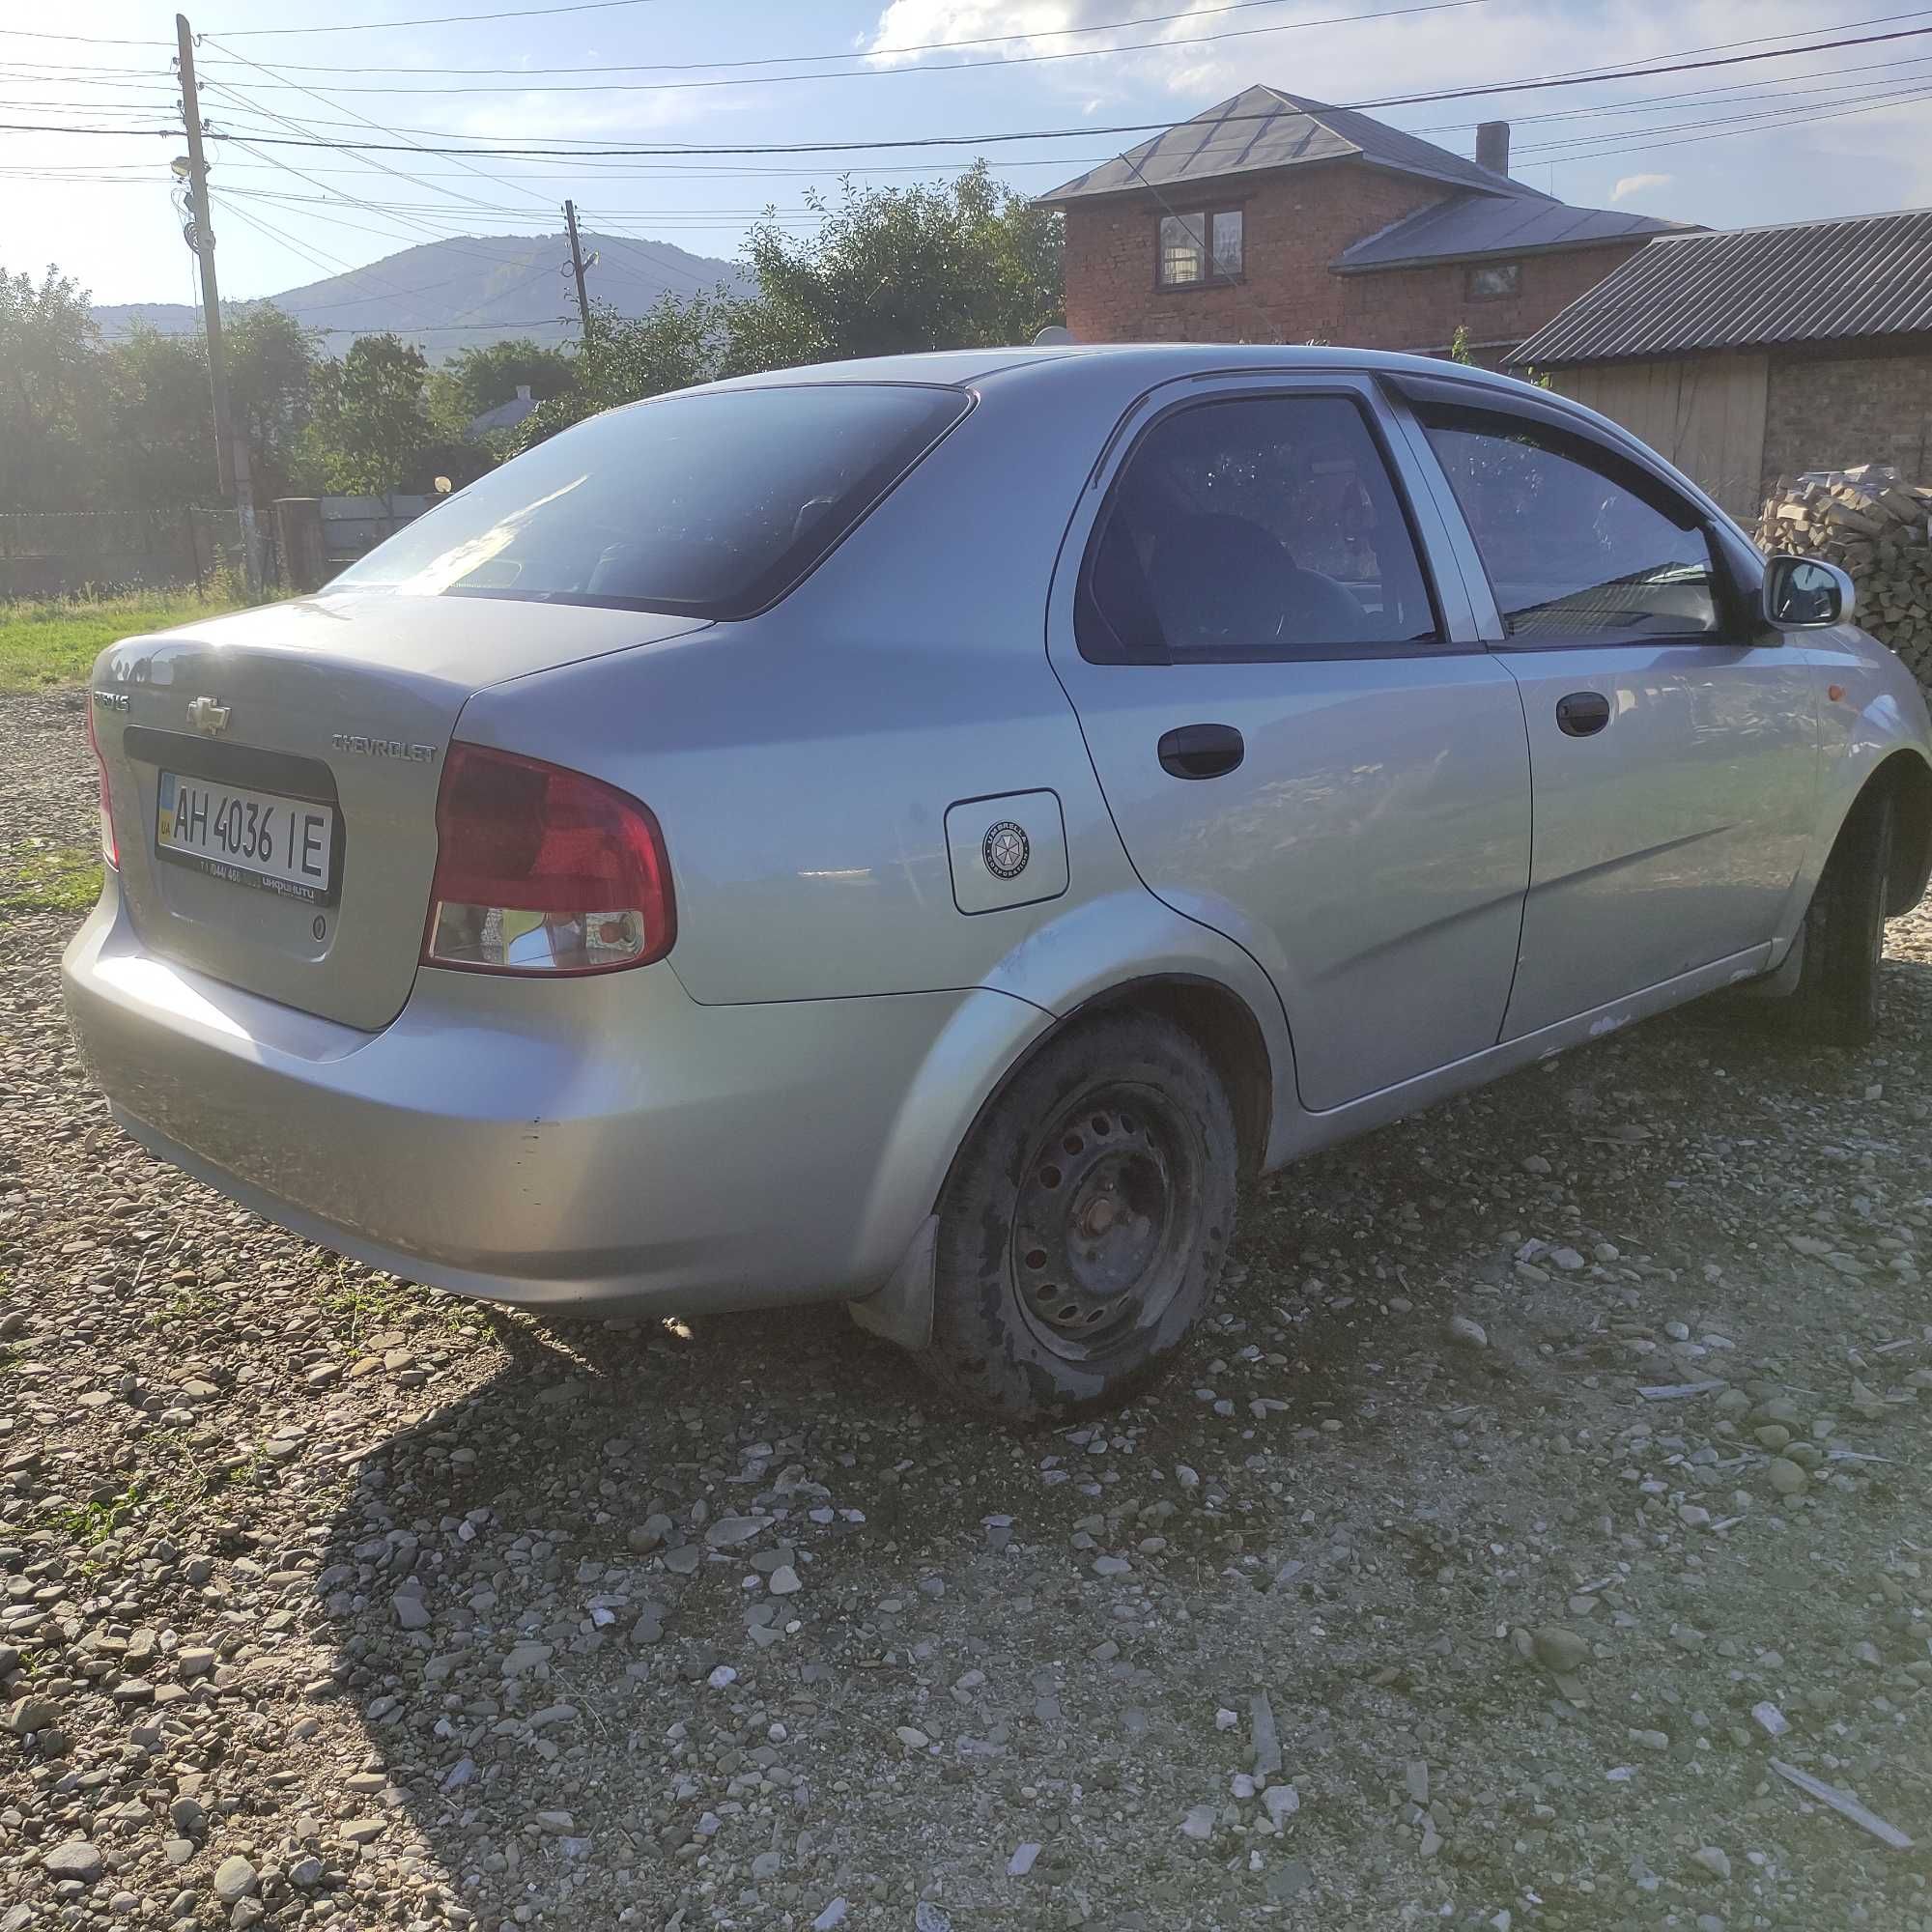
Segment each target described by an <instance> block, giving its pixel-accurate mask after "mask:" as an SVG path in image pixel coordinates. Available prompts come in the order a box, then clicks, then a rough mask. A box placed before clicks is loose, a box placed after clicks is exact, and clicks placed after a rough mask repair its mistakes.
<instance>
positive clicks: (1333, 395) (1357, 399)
mask: <svg viewBox="0 0 1932 1932" xmlns="http://www.w3.org/2000/svg"><path fill="white" fill-rule="evenodd" d="M1196 380H1198V379H1196ZM1301 397H1309V398H1322V399H1339V400H1341V401H1344V402H1347V403H1349V404H1350V405H1352V406H1353V408H1354V411H1355V413H1356V414H1357V415H1358V416H1359V417H1360V418H1361V419H1362V422H1363V425H1364V427H1365V428H1366V429H1367V431H1368V435H1369V440H1370V442H1371V444H1372V445H1373V446H1374V448H1375V451H1376V453H1377V455H1378V456H1379V457H1380V459H1381V464H1382V471H1383V474H1384V475H1385V476H1386V477H1387V479H1388V484H1389V488H1390V490H1391V492H1392V493H1393V495H1394V497H1395V501H1396V507H1397V509H1398V510H1399V511H1400V512H1401V514H1402V520H1403V527H1404V528H1405V530H1406V532H1407V534H1408V541H1409V548H1410V549H1411V551H1412V552H1413V553H1414V555H1415V562H1416V568H1417V570H1418V572H1419V573H1420V575H1421V579H1422V594H1423V595H1424V596H1425V597H1427V598H1428V600H1429V609H1430V613H1431V615H1432V616H1433V617H1434V619H1435V638H1434V639H1433V640H1431V641H1429V642H1426V643H1397V642H1381V641H1378V642H1372V643H1359V644H1348V643H1333V644H1284V645H1279V646H1276V647H1274V648H1272V649H1269V648H1266V647H1264V646H1261V645H1233V646H1230V647H1228V648H1227V649H1225V650H1212V651H1189V652H1188V653H1187V654H1186V655H1185V656H1184V657H1179V658H1177V657H1176V656H1175V655H1174V653H1173V651H1172V650H1171V649H1169V647H1168V643H1167V639H1166V638H1165V637H1164V636H1163V637H1162V639H1161V652H1160V655H1159V656H1158V657H1131V656H1129V655H1127V653H1126V652H1125V651H1124V650H1123V649H1122V650H1120V651H1118V652H1109V653H1108V654H1106V655H1103V656H1098V657H1096V656H1095V655H1094V653H1093V652H1092V651H1090V650H1089V649H1088V642H1089V639H1090V638H1091V636H1092V629H1093V626H1094V624H1099V625H1100V626H1102V627H1104V629H1105V631H1106V633H1107V635H1108V637H1110V638H1113V639H1118V636H1119V634H1118V633H1117V632H1116V631H1115V630H1114V627H1113V625H1112V624H1111V623H1109V622H1108V620H1107V618H1106V616H1105V615H1104V614H1103V613H1102V611H1101V610H1100V607H1099V604H1098V602H1097V601H1096V600H1095V598H1094V590H1093V573H1094V556H1095V554H1096V553H1097V552H1098V550H1099V547H1100V537H1101V533H1102V532H1103V531H1104V530H1105V529H1106V527H1107V525H1108V521H1109V519H1110V518H1111V517H1112V516H1113V514H1114V504H1115V501H1116V499H1117V497H1118V496H1119V494H1120V488H1121V479H1122V477H1123V476H1125V475H1126V473H1127V470H1128V469H1130V468H1131V467H1132V464H1133V461H1134V458H1135V457H1136V456H1137V455H1139V453H1140V448H1141V444H1142V443H1143V442H1144V441H1145V440H1147V439H1148V437H1150V436H1151V434H1152V433H1153V432H1154V430H1156V429H1157V428H1158V427H1159V426H1160V425H1161V424H1162V423H1164V422H1166V421H1167V419H1168V418H1169V417H1170V416H1174V415H1178V414H1179V413H1180V412H1182V411H1183V410H1198V409H1204V408H1211V407H1213V406H1215V405H1217V404H1222V403H1232V402H1246V401H1248V400H1250V399H1252V400H1255V401H1273V400H1279V399H1284V398H1286V399H1288V400H1295V399H1298V398H1301ZM1119 435H1120V428H1119V427H1118V426H1117V428H1116V430H1115V434H1114V437H1112V438H1110V439H1109V442H1110V444H1111V443H1112V442H1113V441H1115V440H1117V439H1118V438H1119ZM1106 456H1107V451H1106V450H1102V452H1101V458H1100V460H1101V462H1103V463H1104V462H1105V460H1106ZM1459 514H1460V512H1459ZM1089 612H1091V613H1092V615H1091V617H1090V616H1089V614H1088V613H1089ZM1069 616H1070V621H1071V628H1072V633H1073V647H1074V649H1075V651H1077V652H1078V653H1079V655H1080V656H1081V657H1082V658H1084V659H1085V660H1086V661H1087V662H1088V663H1089V664H1092V665H1105V666H1107V667H1109V668H1126V669H1149V668H1154V669H1167V668H1172V667H1174V666H1177V665H1181V666H1185V665H1203V664H1346V663H1350V662H1352V661H1355V660H1358V659H1384V658H1385V659H1394V660H1396V661H1398V662H1401V661H1403V660H1406V659H1409V658H1446V657H1481V656H1482V655H1484V653H1485V650H1486V648H1487V647H1486V646H1485V645H1484V644H1483V643H1481V642H1480V641H1478V640H1476V639H1470V640H1468V641H1465V642H1458V641H1457V640H1456V639H1453V638H1452V637H1451V636H1450V625H1449V621H1448V617H1447V615H1446V613H1445V611H1444V610H1443V604H1442V594H1441V591H1440V589H1439V588H1438V587H1437V584H1436V582H1435V558H1434V557H1433V556H1432V555H1431V554H1430V552H1429V547H1428V545H1427V544H1425V543H1424V542H1423V540H1422V532H1421V527H1420V525H1419V523H1418V520H1417V518H1416V514H1415V506H1414V504H1413V503H1412V502H1411V501H1410V499H1409V492H1408V487H1407V483H1406V479H1405V477H1404V475H1403V471H1402V467H1401V465H1400V464H1398V463H1397V462H1396V460H1395V456H1394V452H1393V449H1392V447H1391V444H1390V440H1389V437H1388V434H1387V428H1386V425H1385V424H1384V422H1383V420H1382V417H1381V413H1380V411H1379V410H1378V408H1377V407H1376V404H1375V400H1374V398H1373V397H1372V396H1371V395H1370V394H1369V393H1368V392H1367V391H1366V390H1364V389H1360V388H1356V387H1354V386H1352V385H1351V384H1348V383H1333V382H1325V383H1281V384H1276V383H1267V384H1253V385H1252V386H1251V385H1249V384H1242V385H1241V386H1240V387H1238V388H1228V389H1217V390H1210V391H1208V392H1207V393H1205V394H1204V393H1200V392H1198V391H1197V392H1196V393H1194V394H1191V395H1183V396H1177V397H1175V398H1174V399H1173V400H1172V401H1170V402H1168V403H1165V404H1163V405H1162V406H1161V408H1159V409H1158V410H1156V411H1155V412H1153V413H1152V414H1151V415H1150V416H1149V417H1148V419H1147V420H1146V421H1145V422H1143V423H1141V424H1140V425H1139V426H1138V427H1137V428H1136V429H1135V430H1134V432H1133V435H1132V436H1131V437H1130V438H1129V439H1128V440H1127V441H1126V445H1125V447H1124V448H1123V449H1122V451H1121V454H1120V456H1119V458H1118V460H1117V461H1116V462H1115V464H1114V468H1113V473H1112V474H1111V475H1110V476H1109V477H1108V478H1107V487H1106V492H1105V494H1104V495H1103V496H1102V497H1101V499H1100V507H1099V509H1098V511H1097V512H1096V513H1095V515H1094V521H1093V522H1092V524H1090V525H1089V526H1088V528H1087V534H1086V537H1085V539H1084V544H1083V548H1082V551H1081V556H1080V571H1079V575H1078V576H1077V577H1076V578H1075V579H1074V583H1073V603H1072V610H1071V611H1070V613H1069Z"/></svg>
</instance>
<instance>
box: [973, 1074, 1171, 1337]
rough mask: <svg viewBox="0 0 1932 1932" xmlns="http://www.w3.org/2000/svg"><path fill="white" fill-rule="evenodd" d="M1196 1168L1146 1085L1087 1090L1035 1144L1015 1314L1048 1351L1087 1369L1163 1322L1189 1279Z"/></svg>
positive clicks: (1024, 1204) (1017, 1249) (1017, 1243)
mask: <svg viewBox="0 0 1932 1932" xmlns="http://www.w3.org/2000/svg"><path fill="white" fill-rule="evenodd" d="M1192 1164H1193V1163H1192V1159H1191V1154H1190V1149H1189V1146H1188V1143H1187V1141H1186V1138H1185V1136H1184V1135H1183V1134H1182V1133H1181V1132H1180V1131H1179V1123H1178V1122H1176V1120H1175V1119H1174V1116H1173V1110H1172V1108H1171V1106H1170V1105H1169V1104H1168V1102H1167V1101H1166V1099H1165V1098H1164V1096H1162V1095H1161V1094H1157V1093H1155V1092H1154V1091H1152V1090H1151V1089H1148V1088H1144V1087H1135V1086H1130V1085H1126V1084H1121V1083H1112V1084H1108V1085H1105V1086H1102V1087H1098V1088H1095V1089H1091V1090H1089V1091H1088V1092H1087V1093H1086V1094H1082V1095H1081V1096H1080V1097H1079V1098H1078V1099H1076V1100H1074V1101H1072V1102H1070V1103H1069V1104H1068V1105H1066V1106H1065V1108H1064V1109H1063V1110H1062V1111H1061V1113H1060V1114H1059V1115H1058V1116H1056V1118H1055V1120H1054V1122H1053V1124H1052V1125H1051V1126H1050V1127H1049V1128H1048V1129H1047V1131H1045V1132H1044V1133H1042V1134H1041V1135H1040V1136H1039V1138H1038V1140H1037V1142H1036V1143H1035V1144H1034V1146H1033V1148H1032V1150H1031V1151H1030V1152H1029V1154H1028V1157H1027V1160H1026V1163H1025V1165H1024V1166H1023V1167H1022V1169H1021V1172H1020V1182H1019V1189H1018V1192H1017V1195H1016V1197H1015V1199H1014V1203H1013V1214H1012V1231H1011V1241H1010V1247H1011V1267H1012V1276H1013V1282H1014V1286H1015V1293H1016V1295H1017V1298H1018V1301H1019V1306H1020V1312H1021V1315H1022V1317H1023V1319H1024V1320H1025V1321H1026V1324H1027V1327H1028V1329H1029V1330H1030V1331H1031V1332H1032V1334H1033V1335H1034V1336H1035V1338H1036V1339H1037V1341H1038V1342H1039V1343H1040V1344H1041V1345H1042V1346H1043V1347H1044V1348H1046V1349H1047V1350H1050V1351H1051V1352H1052V1353H1054V1354H1056V1355H1059V1356H1061V1357H1062V1358H1063V1359H1064V1360H1067V1361H1087V1360H1091V1359H1092V1358H1093V1357H1094V1356H1096V1355H1101V1354H1105V1353H1108V1352H1110V1351H1111V1350H1114V1349H1117V1348H1118V1347H1120V1346H1121V1345H1122V1343H1123V1342H1124V1341H1126V1340H1127V1339H1128V1338H1129V1337H1130V1336H1131V1335H1133V1334H1135V1333H1137V1332H1140V1331H1142V1330H1145V1329H1147V1328H1149V1327H1151V1326H1152V1325H1153V1324H1154V1323H1155V1322H1157V1321H1159V1319H1160V1317H1161V1316H1162V1315H1163V1314H1164V1313H1165V1312H1166V1310H1167V1308H1168V1306H1169V1304H1170V1303H1171V1302H1172V1301H1173V1300H1174V1298H1175V1296H1176V1295H1177V1294H1178V1293H1179V1291H1180V1285H1181V1281H1182V1279H1183V1276H1184V1273H1185V1269H1184V1265H1182V1259H1183V1251H1184V1248H1185V1245H1186V1242H1187V1240H1188V1222H1189V1220H1190V1218H1191V1217H1190V1216H1189V1214H1188V1213H1187V1212H1186V1211H1185V1203H1186V1198H1187V1193H1188V1191H1189V1190H1188V1189H1187V1185H1186V1183H1187V1181H1188V1180H1189V1179H1190V1178H1191V1177H1190V1170H1191V1167H1192ZM1195 1191H1198V1190H1195Z"/></svg>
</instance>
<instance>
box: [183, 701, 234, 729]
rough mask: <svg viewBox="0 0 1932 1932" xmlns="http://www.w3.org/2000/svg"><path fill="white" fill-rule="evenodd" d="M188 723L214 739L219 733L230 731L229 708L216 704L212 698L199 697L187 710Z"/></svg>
mask: <svg viewBox="0 0 1932 1932" xmlns="http://www.w3.org/2000/svg"><path fill="white" fill-rule="evenodd" d="M187 722H188V723H189V724H190V725H193V726H194V728H195V729H196V730H197V731H205V732H207V733H208V735H209V736H210V737H211V738H212V737H213V736H214V734H215V733H216V732H217V731H225V730H227V729H228V707H227V705H225V704H217V703H215V701H214V699H213V698H212V697H197V698H196V699H195V700H194V702H193V703H192V704H190V705H189V706H188V708H187Z"/></svg>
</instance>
